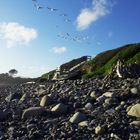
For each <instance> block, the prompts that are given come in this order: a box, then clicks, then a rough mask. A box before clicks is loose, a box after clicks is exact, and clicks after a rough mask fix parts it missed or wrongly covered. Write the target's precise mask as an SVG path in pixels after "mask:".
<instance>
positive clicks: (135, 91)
mask: <svg viewBox="0 0 140 140" xmlns="http://www.w3.org/2000/svg"><path fill="white" fill-rule="evenodd" d="M130 91H131V93H132V94H134V95H137V94H138V89H137V88H135V87H134V88H131V89H130Z"/></svg>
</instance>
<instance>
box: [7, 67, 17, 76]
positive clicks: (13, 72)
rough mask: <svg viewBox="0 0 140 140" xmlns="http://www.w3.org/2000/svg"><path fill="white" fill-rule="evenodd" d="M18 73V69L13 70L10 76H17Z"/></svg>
mask: <svg viewBox="0 0 140 140" xmlns="http://www.w3.org/2000/svg"><path fill="white" fill-rule="evenodd" d="M17 73H18V71H17V70H16V69H11V70H10V71H9V75H10V76H14V75H16V74H17Z"/></svg>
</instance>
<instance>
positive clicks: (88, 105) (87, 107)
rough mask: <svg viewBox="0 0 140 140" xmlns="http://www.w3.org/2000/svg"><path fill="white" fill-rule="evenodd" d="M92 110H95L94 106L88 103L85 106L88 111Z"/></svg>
mask: <svg viewBox="0 0 140 140" xmlns="http://www.w3.org/2000/svg"><path fill="white" fill-rule="evenodd" d="M92 108H93V105H92V104H91V103H87V104H86V105H85V109H87V110H92Z"/></svg>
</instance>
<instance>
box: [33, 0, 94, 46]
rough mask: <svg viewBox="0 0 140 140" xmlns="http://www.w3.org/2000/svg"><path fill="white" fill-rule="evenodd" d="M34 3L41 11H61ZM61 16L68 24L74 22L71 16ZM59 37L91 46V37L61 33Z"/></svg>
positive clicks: (34, 0)
mask: <svg viewBox="0 0 140 140" xmlns="http://www.w3.org/2000/svg"><path fill="white" fill-rule="evenodd" d="M32 1H33V5H34V7H35V8H36V9H37V10H41V9H47V10H48V11H50V12H57V11H59V9H57V8H53V7H48V6H46V7H45V6H42V5H40V4H39V3H38V1H37V0H32ZM59 16H61V17H63V18H64V19H63V20H64V22H68V23H71V22H72V20H71V19H70V18H69V15H68V14H67V13H61V14H59ZM56 28H59V25H56ZM57 37H59V38H62V39H65V40H67V41H73V42H77V43H86V44H91V40H92V39H91V38H90V37H89V36H87V35H86V36H85V35H84V36H83V35H80V36H79V35H76V36H73V35H71V34H70V33H68V32H59V33H58V34H57Z"/></svg>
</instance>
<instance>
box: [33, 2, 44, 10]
mask: <svg viewBox="0 0 140 140" xmlns="http://www.w3.org/2000/svg"><path fill="white" fill-rule="evenodd" d="M34 6H35V7H36V9H37V10H40V9H43V8H44V7H42V6H40V5H38V4H37V3H34Z"/></svg>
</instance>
